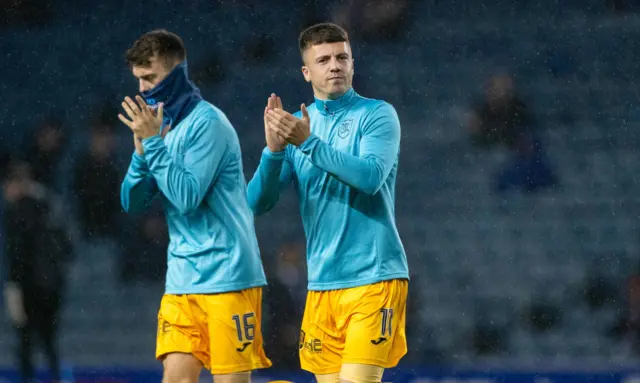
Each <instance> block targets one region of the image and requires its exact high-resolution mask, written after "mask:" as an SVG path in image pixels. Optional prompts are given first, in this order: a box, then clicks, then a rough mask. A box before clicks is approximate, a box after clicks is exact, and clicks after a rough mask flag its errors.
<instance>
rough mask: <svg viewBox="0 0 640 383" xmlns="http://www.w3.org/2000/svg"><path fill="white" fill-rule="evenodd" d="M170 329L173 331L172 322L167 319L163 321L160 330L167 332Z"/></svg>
mask: <svg viewBox="0 0 640 383" xmlns="http://www.w3.org/2000/svg"><path fill="white" fill-rule="evenodd" d="M169 331H171V323H169V322H167V321H161V322H160V324H159V326H158V332H159V333H160V332H161V333H163V334H166V333H168V332H169Z"/></svg>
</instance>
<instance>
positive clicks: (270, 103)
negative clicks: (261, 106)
mask: <svg viewBox="0 0 640 383" xmlns="http://www.w3.org/2000/svg"><path fill="white" fill-rule="evenodd" d="M275 96H276V95H275V94H274V93H271V96H269V98H268V99H267V110H272V109H273V108H275V107H276V98H275Z"/></svg>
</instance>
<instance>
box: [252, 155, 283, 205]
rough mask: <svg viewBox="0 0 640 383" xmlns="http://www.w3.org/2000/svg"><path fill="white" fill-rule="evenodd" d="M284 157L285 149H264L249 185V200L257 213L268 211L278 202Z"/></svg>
mask: <svg viewBox="0 0 640 383" xmlns="http://www.w3.org/2000/svg"><path fill="white" fill-rule="evenodd" d="M284 157H285V152H284V151H282V152H278V153H272V152H270V151H269V149H268V148H265V150H264V151H263V153H262V157H261V159H260V165H258V169H256V172H255V174H254V175H253V178H252V179H251V181H249V185H248V186H247V200H248V202H249V206H250V207H251V210H253V213H254V214H255V215H260V214H263V213H266V212H268V211H269V210H271V209H272V208H273V207H274V206H275V204H276V203H277V202H278V199H279V198H280V175H281V172H282V167H283V163H284Z"/></svg>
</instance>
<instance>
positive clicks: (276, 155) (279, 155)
mask: <svg viewBox="0 0 640 383" xmlns="http://www.w3.org/2000/svg"><path fill="white" fill-rule="evenodd" d="M285 151H286V149H285V150H283V151H280V152H272V151H271V150H269V147H265V148H264V150H263V151H262V157H263V158H266V159H269V160H283V159H284V156H285Z"/></svg>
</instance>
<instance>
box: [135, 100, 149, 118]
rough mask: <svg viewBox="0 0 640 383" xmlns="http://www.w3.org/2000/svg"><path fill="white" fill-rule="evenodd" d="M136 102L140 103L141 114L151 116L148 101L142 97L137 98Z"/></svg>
mask: <svg viewBox="0 0 640 383" xmlns="http://www.w3.org/2000/svg"><path fill="white" fill-rule="evenodd" d="M136 101H137V102H138V106H140V114H144V115H147V116H149V115H151V111H150V110H149V109H150V108H149V105H147V103H146V101H144V99H143V98H142V97H140V96H136Z"/></svg>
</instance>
